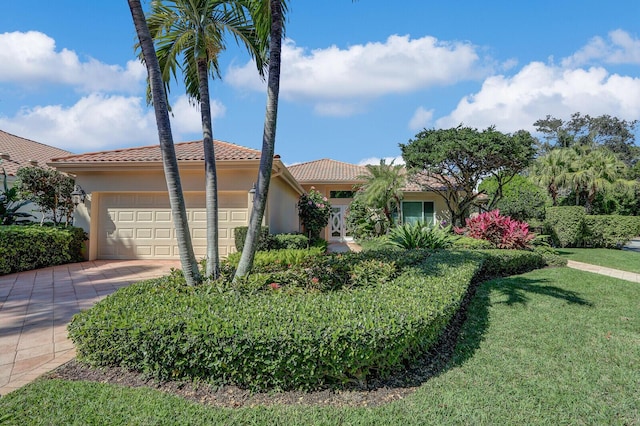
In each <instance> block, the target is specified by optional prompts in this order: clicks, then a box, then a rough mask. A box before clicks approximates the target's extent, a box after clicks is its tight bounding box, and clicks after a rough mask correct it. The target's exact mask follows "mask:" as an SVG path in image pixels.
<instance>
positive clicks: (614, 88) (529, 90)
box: [436, 62, 640, 132]
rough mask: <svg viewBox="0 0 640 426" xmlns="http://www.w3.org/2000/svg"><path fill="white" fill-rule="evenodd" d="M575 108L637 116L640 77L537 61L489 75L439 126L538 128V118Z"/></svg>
mask: <svg viewBox="0 0 640 426" xmlns="http://www.w3.org/2000/svg"><path fill="white" fill-rule="evenodd" d="M574 112H581V113H583V114H590V115H602V114H609V115H613V116H616V117H619V118H622V119H636V118H637V117H638V116H640V78H637V77H628V76H621V75H618V74H609V73H608V72H607V70H605V69H604V68H600V67H593V68H589V69H566V68H562V67H558V66H554V65H545V64H543V63H541V62H532V63H530V64H529V65H527V66H525V67H524V68H522V69H521V70H520V71H519V72H518V73H517V74H515V75H514V76H512V77H508V76H504V75H496V76H493V77H489V78H487V79H486V80H485V82H484V83H483V85H482V88H481V89H480V91H479V92H478V93H475V94H473V95H469V96H466V97H464V98H463V99H462V100H461V101H460V102H459V103H458V105H457V107H456V108H455V110H454V111H453V112H451V114H449V115H448V116H446V117H442V118H440V119H439V120H437V121H436V126H437V127H439V128H447V127H453V126H456V125H458V124H460V123H463V124H464V125H468V126H472V127H477V128H485V127H487V126H490V125H496V127H497V128H498V129H499V130H501V131H507V132H512V131H516V130H519V129H527V130H533V123H534V122H535V121H536V120H538V119H540V118H544V117H545V116H546V115H547V114H550V115H552V116H556V117H569V116H570V115H571V114H572V113H574Z"/></svg>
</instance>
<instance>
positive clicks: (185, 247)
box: [128, 0, 202, 285]
mask: <svg viewBox="0 0 640 426" xmlns="http://www.w3.org/2000/svg"><path fill="white" fill-rule="evenodd" d="M128 3H129V9H130V11H131V17H132V18H133V23H134V25H135V28H136V34H137V36H138V40H139V43H140V49H141V50H142V57H143V62H144V64H145V66H146V68H147V73H148V76H149V77H148V78H149V85H150V87H151V99H152V102H153V109H154V112H155V116H156V124H157V127H158V139H159V140H160V152H161V153H162V166H163V168H164V176H165V180H166V182H167V191H168V193H169V204H170V206H171V215H172V216H173V225H174V228H175V230H176V240H177V243H178V251H179V253H180V263H181V265H182V272H183V274H184V277H185V280H186V282H187V285H195V284H198V283H200V282H201V281H202V277H201V275H200V271H199V270H198V261H197V260H196V256H195V253H194V252H193V245H192V243H191V235H190V233H189V222H188V221H187V209H186V207H185V203H184V195H183V193H182V183H181V182H180V173H179V170H178V160H177V159H176V151H175V147H174V146H173V135H172V133H171V122H170V121H169V105H168V103H167V94H166V92H165V87H164V82H163V80H162V74H161V72H160V64H159V63H158V57H157V56H156V52H155V48H154V45H153V39H152V38H151V33H150V32H149V27H148V26H147V21H146V19H145V17H144V11H143V10H142V5H141V4H140V0H128Z"/></svg>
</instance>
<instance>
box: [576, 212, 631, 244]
mask: <svg viewBox="0 0 640 426" xmlns="http://www.w3.org/2000/svg"><path fill="white" fill-rule="evenodd" d="M584 223H585V228H586V230H585V236H584V238H583V241H584V243H585V245H587V246H590V247H608V248H620V247H622V246H623V245H625V244H626V243H627V242H628V241H629V240H630V239H631V238H634V237H637V236H639V235H640V216H618V215H606V216H585V218H584Z"/></svg>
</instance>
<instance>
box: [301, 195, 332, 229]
mask: <svg viewBox="0 0 640 426" xmlns="http://www.w3.org/2000/svg"><path fill="white" fill-rule="evenodd" d="M298 215H299V216H300V222H301V223H302V226H303V227H304V229H305V232H306V233H307V236H308V237H309V239H310V240H312V241H314V240H317V239H318V238H319V235H320V230H322V228H324V227H325V226H327V224H328V223H329V217H330V216H331V204H330V203H329V200H328V199H327V197H325V196H323V195H322V194H321V193H320V192H318V191H316V189H315V188H314V187H313V186H312V187H311V190H310V191H309V192H308V193H304V194H302V195H301V196H300V200H298Z"/></svg>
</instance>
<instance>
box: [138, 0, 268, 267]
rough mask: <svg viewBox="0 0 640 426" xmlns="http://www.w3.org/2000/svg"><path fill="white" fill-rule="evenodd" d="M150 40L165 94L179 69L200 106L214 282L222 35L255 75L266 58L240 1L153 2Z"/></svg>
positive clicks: (216, 252) (210, 262)
mask: <svg viewBox="0 0 640 426" xmlns="http://www.w3.org/2000/svg"><path fill="white" fill-rule="evenodd" d="M147 22H148V25H149V31H150V32H151V35H152V36H153V37H154V40H155V44H156V53H157V55H158V61H159V64H160V69H161V71H162V78H163V81H164V83H165V90H166V91H167V92H169V82H170V80H171V78H172V77H173V78H176V71H177V69H180V71H182V76H183V77H184V81H185V86H186V89H187V95H188V96H189V98H190V99H191V100H192V101H193V102H198V103H199V106H200V115H201V120H202V143H203V148H204V168H205V198H206V202H205V204H206V210H207V216H206V217H207V255H206V259H207V261H206V271H205V275H206V276H208V277H212V278H213V279H217V278H218V275H219V271H220V266H219V265H220V261H219V257H220V256H219V249H218V179H217V173H216V158H215V150H214V144H213V124H212V120H211V101H210V97H209V76H211V77H213V78H216V77H217V78H220V69H219V66H218V55H219V54H220V52H222V51H224V50H225V48H226V46H225V43H224V36H225V33H229V34H231V35H233V36H234V38H235V39H236V42H242V43H243V44H244V45H245V46H246V48H247V50H248V52H249V54H250V55H251V57H252V58H254V59H255V61H256V64H257V66H258V70H259V72H260V73H261V74H262V71H263V68H264V60H263V58H264V53H263V52H262V50H261V47H260V46H259V45H258V43H257V39H256V34H255V29H254V28H253V24H252V23H251V21H250V19H249V18H248V16H247V13H246V10H245V8H244V7H243V5H242V2H236V1H220V0H168V1H164V2H161V1H154V2H152V4H151V14H150V15H149V17H148V18H147Z"/></svg>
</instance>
